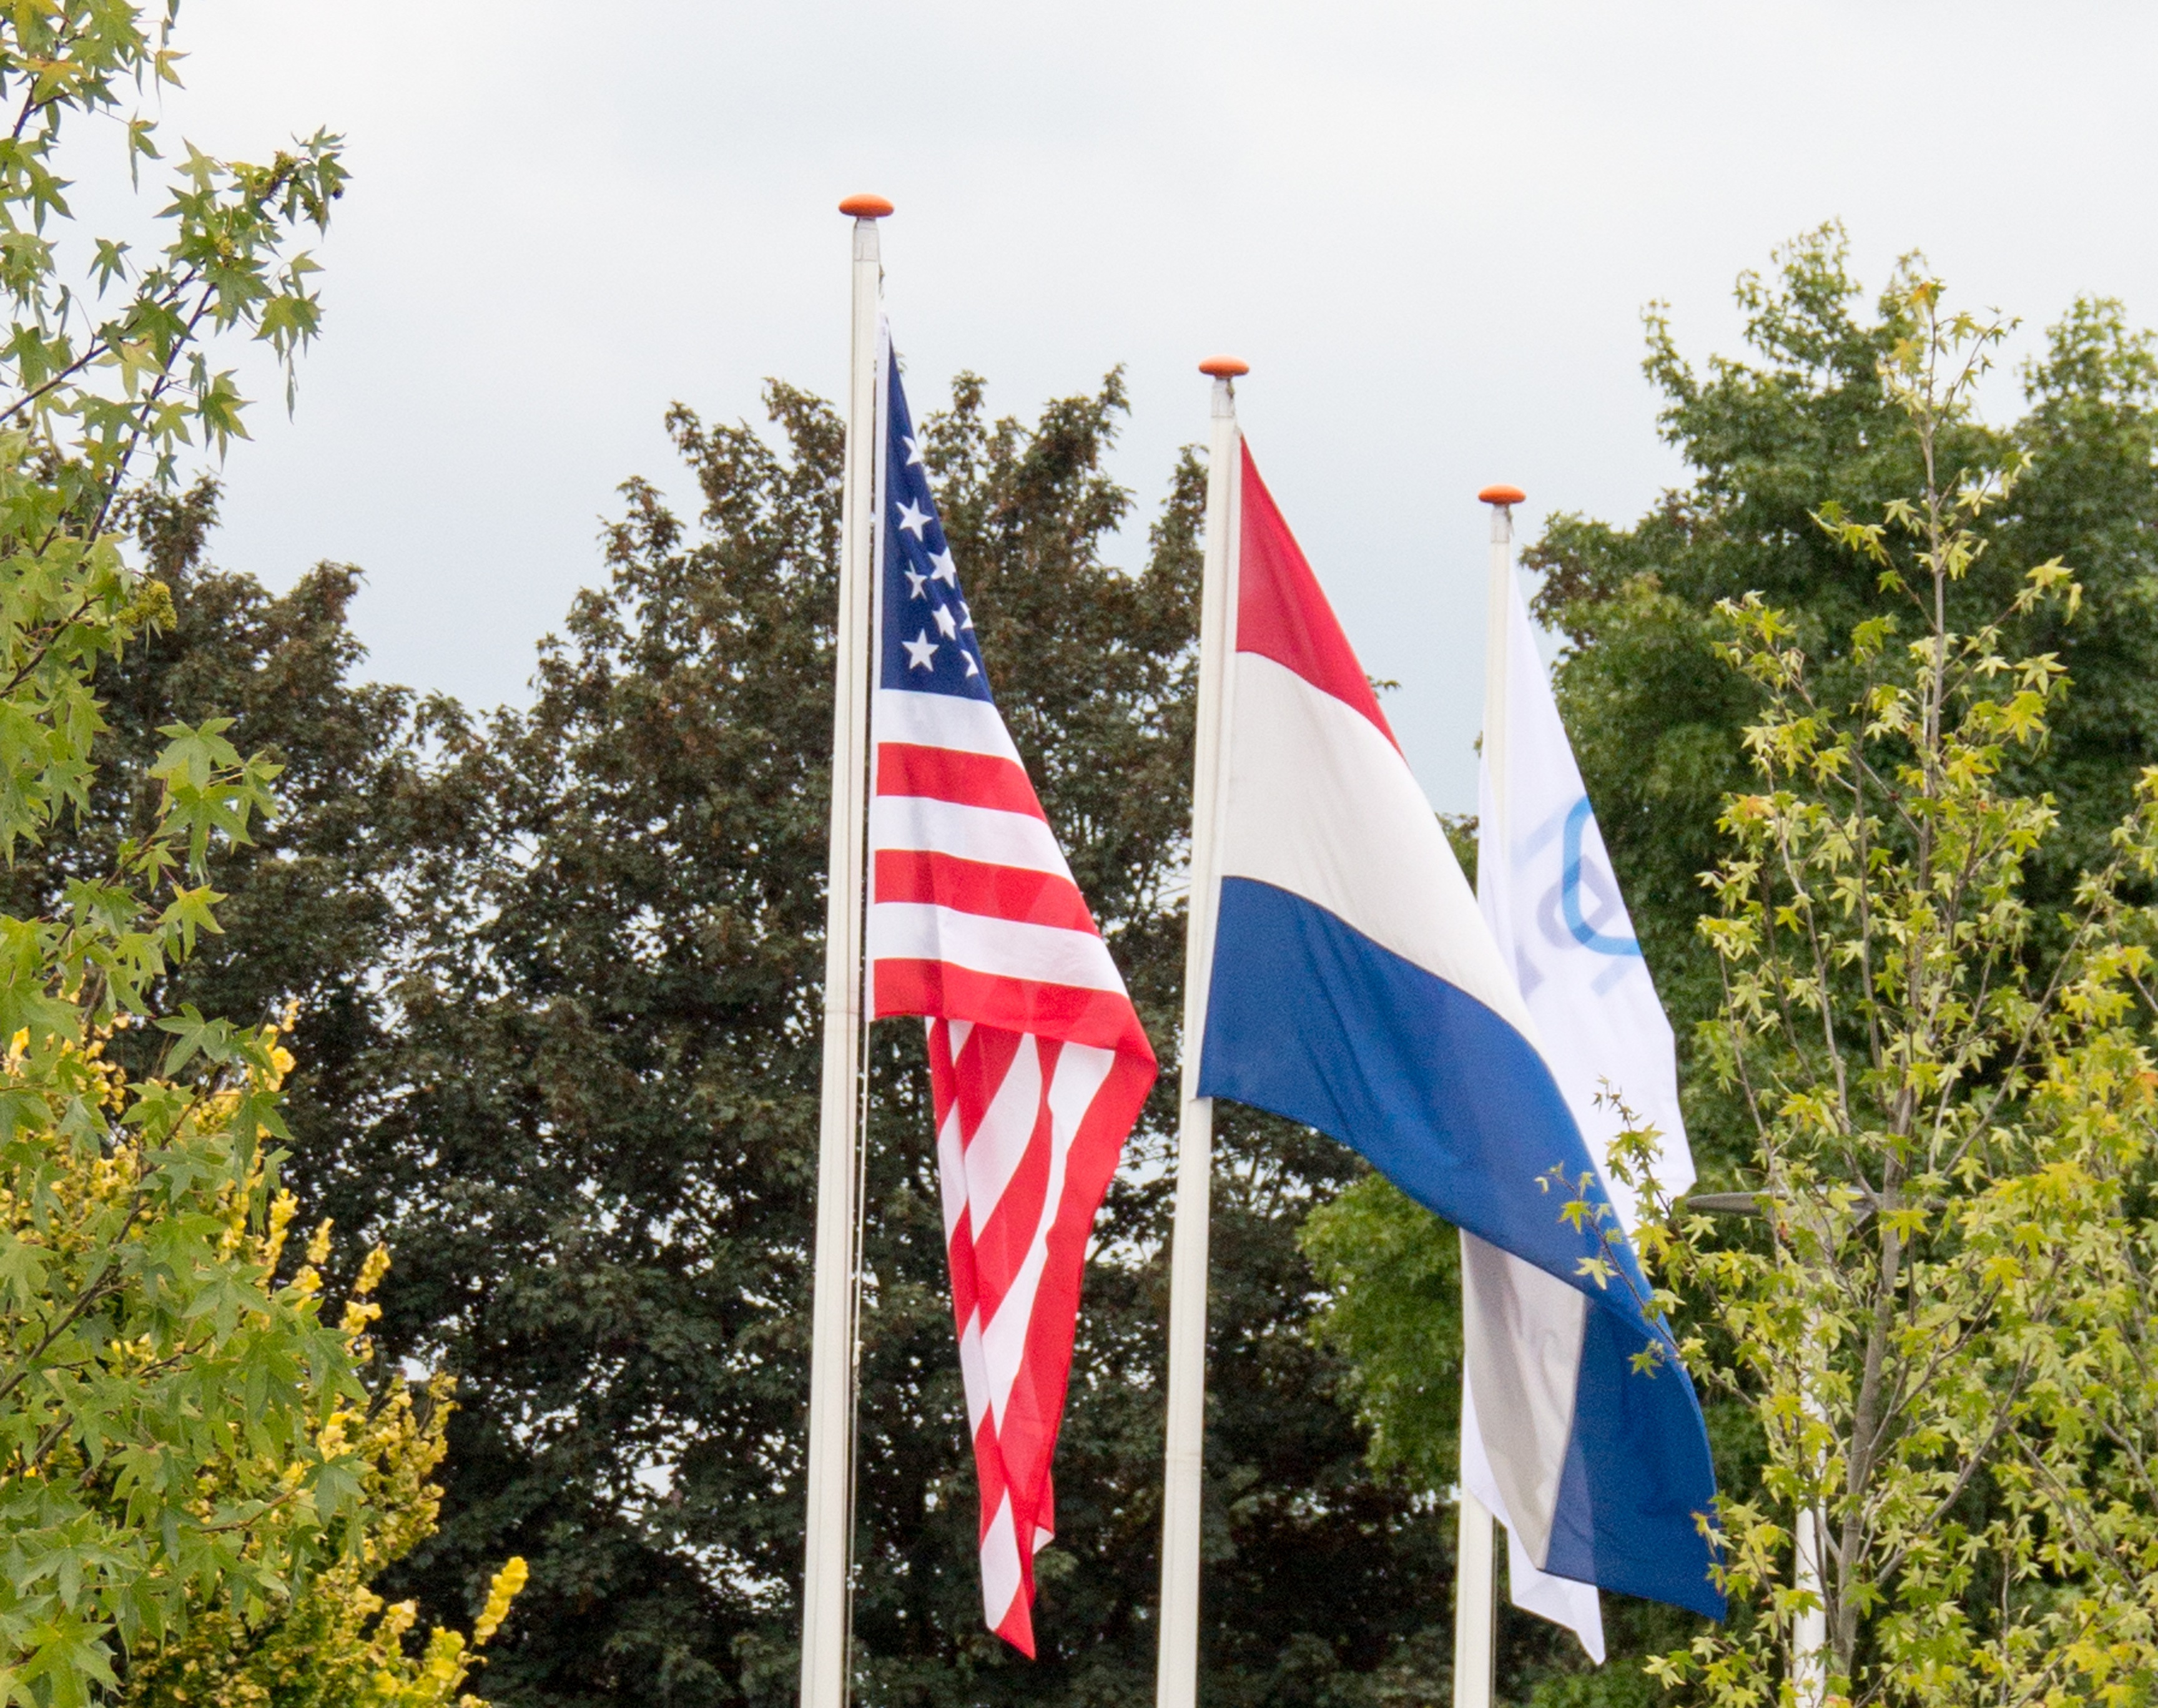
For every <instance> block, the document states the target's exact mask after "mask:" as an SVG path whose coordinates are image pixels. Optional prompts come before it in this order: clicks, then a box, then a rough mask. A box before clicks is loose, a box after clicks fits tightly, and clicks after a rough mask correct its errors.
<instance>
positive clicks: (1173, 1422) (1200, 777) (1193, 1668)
mask: <svg viewBox="0 0 2158 1708" xmlns="http://www.w3.org/2000/svg"><path fill="white" fill-rule="evenodd" d="M1199 371H1200V373H1202V374H1211V376H1212V377H1213V380H1214V438H1213V445H1212V447H1211V462H1209V464H1208V466H1207V475H1206V560H1205V570H1204V572H1203V575H1202V577H1201V580H1200V592H1199V724H1198V729H1197V730H1196V731H1195V739H1194V742H1193V749H1194V751H1193V756H1192V778H1191V899H1190V903H1189V904H1188V907H1187V910H1186V912H1185V935H1184V1037H1183V1046H1182V1047H1183V1092H1184V1097H1183V1105H1182V1118H1181V1120H1180V1123H1179V1127H1178V1137H1177V1151H1176V1216H1175V1225H1174V1227H1173V1229H1172V1231H1171V1234H1170V1246H1169V1416H1168V1420H1167V1424H1166V1427H1165V1430H1164V1433H1165V1436H1166V1437H1167V1451H1166V1453H1165V1456H1164V1457H1165V1461H1166V1463H1165V1464H1164V1472H1163V1481H1162V1499H1161V1509H1162V1516H1161V1651H1160V1656H1159V1662H1158V1664H1157V1668H1156V1671H1155V1674H1154V1702H1155V1704H1156V1708H1195V1704H1196V1702H1197V1700H1198V1696H1199V1532H1200V1489H1201V1486H1202V1485H1201V1470H1202V1457H1203V1453H1204V1448H1205V1436H1206V1211H1207V1192H1208V1187H1209V1184H1210V1180H1209V1176H1210V1174H1211V1172H1212V1169H1213V1151H1214V1102H1213V1100H1212V1099H1211V1097H1200V1095H1199V1045H1200V1040H1201V1039H1202V1038H1204V1037H1205V1033H1206V978H1207V973H1208V972H1209V970H1210V969H1211V968H1212V966H1213V964H1214V918H1215V911H1216V902H1217V900H1218V897H1219V892H1220V883H1219V879H1220V872H1219V870H1218V869H1217V867H1218V864H1219V859H1220V849H1221V836H1220V829H1221V827H1220V818H1221V795H1222V790H1221V752H1222V737H1223V734H1224V732H1225V731H1226V729H1227V727H1228V711H1229V705H1228V702H1229V662H1230V658H1231V656H1232V654H1233V653H1234V652H1235V650H1236V539H1237V532H1238V529H1237V523H1238V514H1237V512H1238V508H1239V507H1238V502H1237V500H1238V494H1239V493H1241V492H1242V485H1243V482H1242V479H1241V475H1242V469H1243V455H1242V452H1243V446H1242V441H1241V440H1240V439H1239V438H1238V436H1237V434H1236V387H1235V384H1234V381H1235V380H1236V376H1237V375H1239V374H1248V373H1249V372H1251V369H1250V368H1249V367H1248V366H1247V365H1246V364H1244V363H1242V362H1240V361H1238V360H1236V359H1235V358H1234V357H1232V356H1215V357H1211V358H1210V359H1207V360H1206V361H1204V362H1202V363H1200V364H1199Z"/></svg>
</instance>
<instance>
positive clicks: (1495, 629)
mask: <svg viewBox="0 0 2158 1708" xmlns="http://www.w3.org/2000/svg"><path fill="white" fill-rule="evenodd" d="M1476 496H1477V498H1479V499H1480V500H1481V501H1482V502H1483V503H1486V504H1489V506H1490V507H1491V568H1490V575H1489V582H1488V586H1487V589H1486V594H1485V598H1484V771H1485V773H1486V775H1487V776H1489V778H1490V779H1491V791H1490V801H1489V808H1490V809H1491V810H1492V814H1493V817H1494V818H1500V817H1501V816H1502V814H1503V811H1504V802H1503V798H1502V795H1503V791H1504V788H1505V781H1504V780H1505V775H1506V653H1507V646H1506V621H1507V618H1508V617H1509V616H1510V614H1511V612H1512V609H1513V598H1514V586H1513V575H1514V506H1515V505H1516V504H1518V503H1520V502H1521V500H1522V499H1523V498H1525V497H1526V493H1523V492H1522V491H1521V489H1520V488H1519V487H1486V488H1484V490H1483V491H1482V492H1480V493H1477V495H1476ZM1492 828H1493V830H1494V832H1495V835H1494V836H1493V839H1492V843H1493V844H1495V845H1496V844H1503V841H1504V833H1503V831H1502V830H1501V829H1500V827H1499V826H1496V825H1495V826H1493V827H1492ZM1460 1508H1461V1528H1460V1530H1459V1533H1458V1539H1457V1540H1456V1542H1455V1545H1454V1556H1453V1708H1490V1704H1491V1691H1492V1683H1493V1675H1494V1673H1495V1670H1496V1666H1495V1654H1494V1651H1495V1649H1496V1648H1497V1646H1498V1645H1497V1640H1496V1639H1497V1627H1498V1613H1499V1587H1498V1549H1497V1545H1496V1541H1495V1534H1494V1532H1495V1526H1494V1524H1493V1521H1492V1518H1491V1514H1490V1510H1489V1509H1488V1508H1487V1507H1486V1506H1485V1505H1484V1503H1483V1502H1482V1501H1480V1500H1479V1499H1477V1498H1476V1497H1475V1496H1474V1495H1473V1494H1470V1493H1469V1490H1468V1489H1467V1488H1465V1487H1464V1489H1462V1490H1461V1499H1460Z"/></svg>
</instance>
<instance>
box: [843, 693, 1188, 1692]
mask: <svg viewBox="0 0 2158 1708" xmlns="http://www.w3.org/2000/svg"><path fill="white" fill-rule="evenodd" d="M870 727H871V741H872V744H873V749H872V751H873V753H874V761H873V763H874V766H875V770H874V773H873V775H874V782H873V784H872V790H871V797H870V859H871V862H872V864H871V876H870V919H869V953H870V978H871V990H872V993H873V997H874V1002H875V1009H874V1011H875V1014H877V1015H879V1016H880V1017H882V1016H885V1015H890V1014H922V1015H925V1016H927V1018H928V1020H929V1068H930V1086H931V1090H932V1097H933V1100H934V1103H935V1108H936V1117H937V1169H938V1174H939V1176H940V1178H941V1180H942V1186H943V1197H944V1236H945V1242H946V1246H947V1251H948V1254H949V1256H950V1258H951V1265H952V1291H953V1313H954V1316H955V1318H957V1322H958V1331H959V1363H960V1368H961V1370H962V1371H963V1374H964V1376H965V1379H966V1389H967V1411H968V1422H969V1424H970V1426H971V1427H972V1430H973V1438H974V1463H975V1469H976V1473H977V1477H978V1483H979V1486H980V1491H981V1531H980V1537H981V1561H982V1602H983V1615H984V1617H985V1618H987V1620H988V1622H989V1628H991V1629H992V1630H994V1631H995V1632H996V1633H997V1634H998V1635H999V1636H1000V1637H1002V1638H1004V1639H1005V1640H1006V1641H1007V1642H1009V1643H1012V1644H1013V1645H1014V1646H1015V1647H1017V1648H1018V1649H1021V1650H1022V1651H1024V1652H1025V1654H1029V1655H1031V1654H1033V1653H1034V1624H1033V1618H1032V1609H1033V1605H1034V1556H1035V1552H1036V1551H1038V1550H1040V1548H1041V1547H1043V1546H1044V1545H1046V1544H1047V1543H1048V1542H1049V1540H1050V1539H1051V1535H1053V1534H1054V1531H1055V1529H1056V1520H1055V1512H1054V1496H1053V1494H1052V1492H1051V1482H1050V1463H1051V1459H1052V1458H1053V1457H1054V1456H1055V1453H1056V1432H1057V1427H1058V1425H1059V1423H1060V1422H1061V1419H1062V1416H1063V1412H1064V1396H1065V1389H1066V1384H1067V1383H1068V1381H1069V1380H1070V1376H1071V1343H1072V1337H1073V1334H1074V1332H1075V1329H1076V1324H1077V1319H1078V1312H1079V1284H1080V1280H1081V1277H1082V1273H1083V1272H1084V1270H1085V1267H1086V1258H1087V1237H1088V1234H1089V1231H1090V1230H1091V1229H1092V1226H1093V1220H1094V1213H1095V1211H1096V1210H1097V1209H1098V1208H1099V1206H1100V1205H1101V1201H1102V1195H1103V1193H1105V1192H1106V1191H1107V1189H1108V1184H1109V1180H1110V1178H1111V1176H1112V1175H1113V1174H1115V1172H1116V1168H1117V1163H1118V1158H1119V1157H1120V1156H1121V1155H1122V1153H1123V1143H1124V1138H1125V1136H1126V1135H1127V1134H1128V1133H1129V1132H1130V1131H1131V1127H1132V1123H1133V1122H1134V1121H1136V1120H1137V1119H1138V1112H1139V1108H1140V1106H1141V1105H1142V1104H1143V1103H1144V1102H1145V1100H1146V1095H1147V1091H1148V1090H1149V1087H1150V1086H1152V1085H1153V1083H1154V1051H1153V1050H1152V1049H1151V1048H1150V1047H1149V1045H1148V1043H1147V1040H1146V1034H1145V1032H1144V1030H1143V1029H1141V1027H1140V1025H1139V1020H1138V1013H1137V1012H1136V1011H1135V1010H1134V1009H1133V1006H1132V1002H1131V998H1130V997H1129V996H1128V994H1126V993H1125V990H1124V984H1123V978H1121V977H1119V976H1118V972H1117V969H1116V967H1115V964H1114V963H1113V962H1112V961H1111V960H1110V958H1109V952H1108V950H1107V947H1105V946H1104V945H1103V943H1102V937H1101V933H1100V932H1099V931H1097V930H1096V929H1095V927H1094V921H1093V916H1092V914H1091V913H1089V912H1088V911H1087V903H1086V900H1085V898H1084V897H1082V895H1080V893H1079V890H1078V886H1077V885H1075V884H1074V883H1073V882H1072V881H1071V868H1070V867H1069V866H1067V865H1066V864H1065V860H1064V855H1063V852H1062V850H1061V849H1059V848H1058V847H1057V844H1056V837H1055V835H1054V833H1052V832H1051V829H1050V828H1049V822H1048V820H1047V819H1046V818H1045V817H1044V816H1043V813H1042V811H1041V803H1040V801H1039V800H1038V799H1037V798H1036V797H1035V792H1034V785H1033V784H1032V782H1030V781H1029V780H1028V777H1027V775H1026V771H1025V767H1024V766H1021V765H1020V760H1019V753H1018V751H1017V750H1016V749H1015V748H1014V746H1013V745H1012V741H1011V737H1010V735H1009V734H1008V733H1007V732H1006V730H1005V729H1004V720H1003V719H1002V718H1001V717H999V715H997V710H996V708H995V707H994V705H991V704H989V703H987V702H986V701H982V700H974V699H962V698H959V697H958V696H955V695H952V694H909V693H906V692H902V691H900V690H897V689H878V690H877V691H876V694H875V704H874V709H873V710H872V713H871V726H870Z"/></svg>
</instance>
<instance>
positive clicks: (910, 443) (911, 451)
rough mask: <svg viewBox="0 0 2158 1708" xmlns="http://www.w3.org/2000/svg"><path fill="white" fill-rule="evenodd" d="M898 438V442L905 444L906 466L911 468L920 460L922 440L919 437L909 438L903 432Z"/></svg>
mask: <svg viewBox="0 0 2158 1708" xmlns="http://www.w3.org/2000/svg"><path fill="white" fill-rule="evenodd" d="M899 439H900V443H901V444H902V445H904V446H906V466H907V467H909V468H911V467H914V465H915V464H916V463H917V462H921V461H922V441H920V440H919V439H910V438H908V437H907V436H906V434H904V433H901V435H900V436H899Z"/></svg>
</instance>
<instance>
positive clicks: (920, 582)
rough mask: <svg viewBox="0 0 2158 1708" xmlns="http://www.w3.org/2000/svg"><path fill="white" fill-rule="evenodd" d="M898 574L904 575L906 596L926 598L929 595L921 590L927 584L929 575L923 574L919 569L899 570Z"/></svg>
mask: <svg viewBox="0 0 2158 1708" xmlns="http://www.w3.org/2000/svg"><path fill="white" fill-rule="evenodd" d="M900 574H901V575H904V576H906V596H907V597H908V598H910V599H927V597H928V594H927V593H926V592H924V591H922V590H923V589H924V588H926V587H927V586H928V585H929V577H928V576H927V575H923V574H922V571H921V570H901V571H900Z"/></svg>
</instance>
